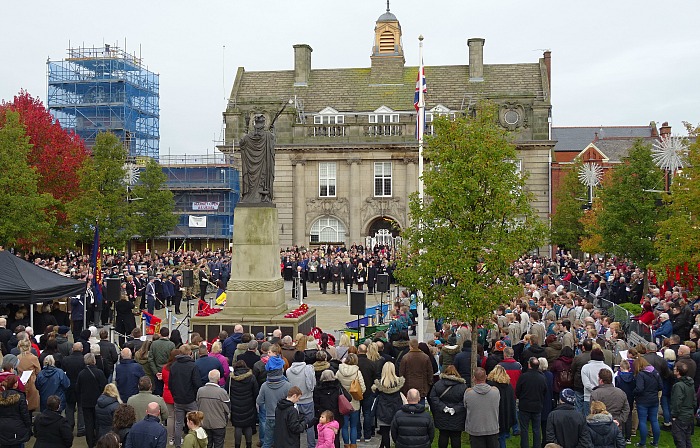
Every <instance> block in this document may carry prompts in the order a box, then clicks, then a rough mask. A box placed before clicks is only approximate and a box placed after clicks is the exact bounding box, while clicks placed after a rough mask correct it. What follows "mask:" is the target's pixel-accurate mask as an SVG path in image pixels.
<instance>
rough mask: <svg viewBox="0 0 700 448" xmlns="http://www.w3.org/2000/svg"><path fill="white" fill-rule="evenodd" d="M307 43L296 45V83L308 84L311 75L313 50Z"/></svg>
mask: <svg viewBox="0 0 700 448" xmlns="http://www.w3.org/2000/svg"><path fill="white" fill-rule="evenodd" d="M312 51H314V50H313V49H311V47H310V46H309V45H307V44H297V45H294V85H295V86H308V85H309V76H310V75H311V52H312Z"/></svg>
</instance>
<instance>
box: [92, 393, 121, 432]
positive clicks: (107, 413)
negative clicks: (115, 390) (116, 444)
mask: <svg viewBox="0 0 700 448" xmlns="http://www.w3.org/2000/svg"><path fill="white" fill-rule="evenodd" d="M118 407H119V402H118V401H117V399H116V398H114V397H110V396H109V395H105V394H102V395H100V398H98V399H97V405H96V406H95V423H96V425H97V438H98V439H99V438H100V437H102V436H103V435H105V434H107V433H108V432H109V431H110V430H111V429H112V420H113V419H114V412H115V411H116V410H117V408H118Z"/></svg>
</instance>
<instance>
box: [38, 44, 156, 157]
mask: <svg viewBox="0 0 700 448" xmlns="http://www.w3.org/2000/svg"><path fill="white" fill-rule="evenodd" d="M158 91H159V75H158V74H155V73H153V72H151V71H149V70H148V69H147V68H146V67H144V66H143V65H142V61H141V59H140V58H137V57H136V56H134V55H131V54H128V53H126V52H125V51H123V50H121V49H120V48H119V47H115V46H109V45H105V46H104V47H91V48H85V47H80V48H71V49H69V50H68V58H66V59H64V60H61V61H51V60H49V61H48V96H47V98H48V105H49V110H50V112H51V114H52V115H53V116H54V118H56V120H58V121H59V123H61V126H63V127H64V128H69V129H73V130H75V132H76V133H77V134H78V135H80V137H82V138H83V140H85V143H86V145H87V146H88V147H92V146H93V145H94V143H95V137H97V134H98V133H100V132H112V133H114V134H115V135H116V136H117V137H118V138H119V139H120V140H121V141H122V142H124V145H125V147H126V148H127V149H128V151H129V155H130V156H134V157H138V156H146V157H152V158H154V159H156V160H158V155H159V154H158V152H159V141H160V134H159V120H160V109H159V92H158Z"/></svg>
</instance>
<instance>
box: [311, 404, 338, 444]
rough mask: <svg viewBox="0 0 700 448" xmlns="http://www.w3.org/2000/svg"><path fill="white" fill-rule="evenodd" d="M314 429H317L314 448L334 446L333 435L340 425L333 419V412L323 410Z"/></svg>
mask: <svg viewBox="0 0 700 448" xmlns="http://www.w3.org/2000/svg"><path fill="white" fill-rule="evenodd" d="M316 429H317V430H318V440H317V441H316V448H335V435H336V434H338V430H339V429H340V426H339V425H338V422H336V421H335V420H334V417H333V412H331V411H323V412H322V413H321V417H319V419H318V425H316Z"/></svg>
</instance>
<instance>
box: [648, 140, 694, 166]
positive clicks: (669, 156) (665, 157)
mask: <svg viewBox="0 0 700 448" xmlns="http://www.w3.org/2000/svg"><path fill="white" fill-rule="evenodd" d="M687 151H688V147H687V146H686V143H685V140H684V139H683V138H682V137H679V136H677V135H674V136H667V137H664V138H662V139H661V140H659V141H658V142H657V143H654V148H653V149H652V150H651V158H652V159H653V160H654V163H655V164H656V165H657V166H658V167H659V168H661V169H663V170H668V171H670V172H671V173H672V174H673V173H675V172H676V171H678V170H679V169H680V168H683V163H684V159H685V155H686V153H687Z"/></svg>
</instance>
